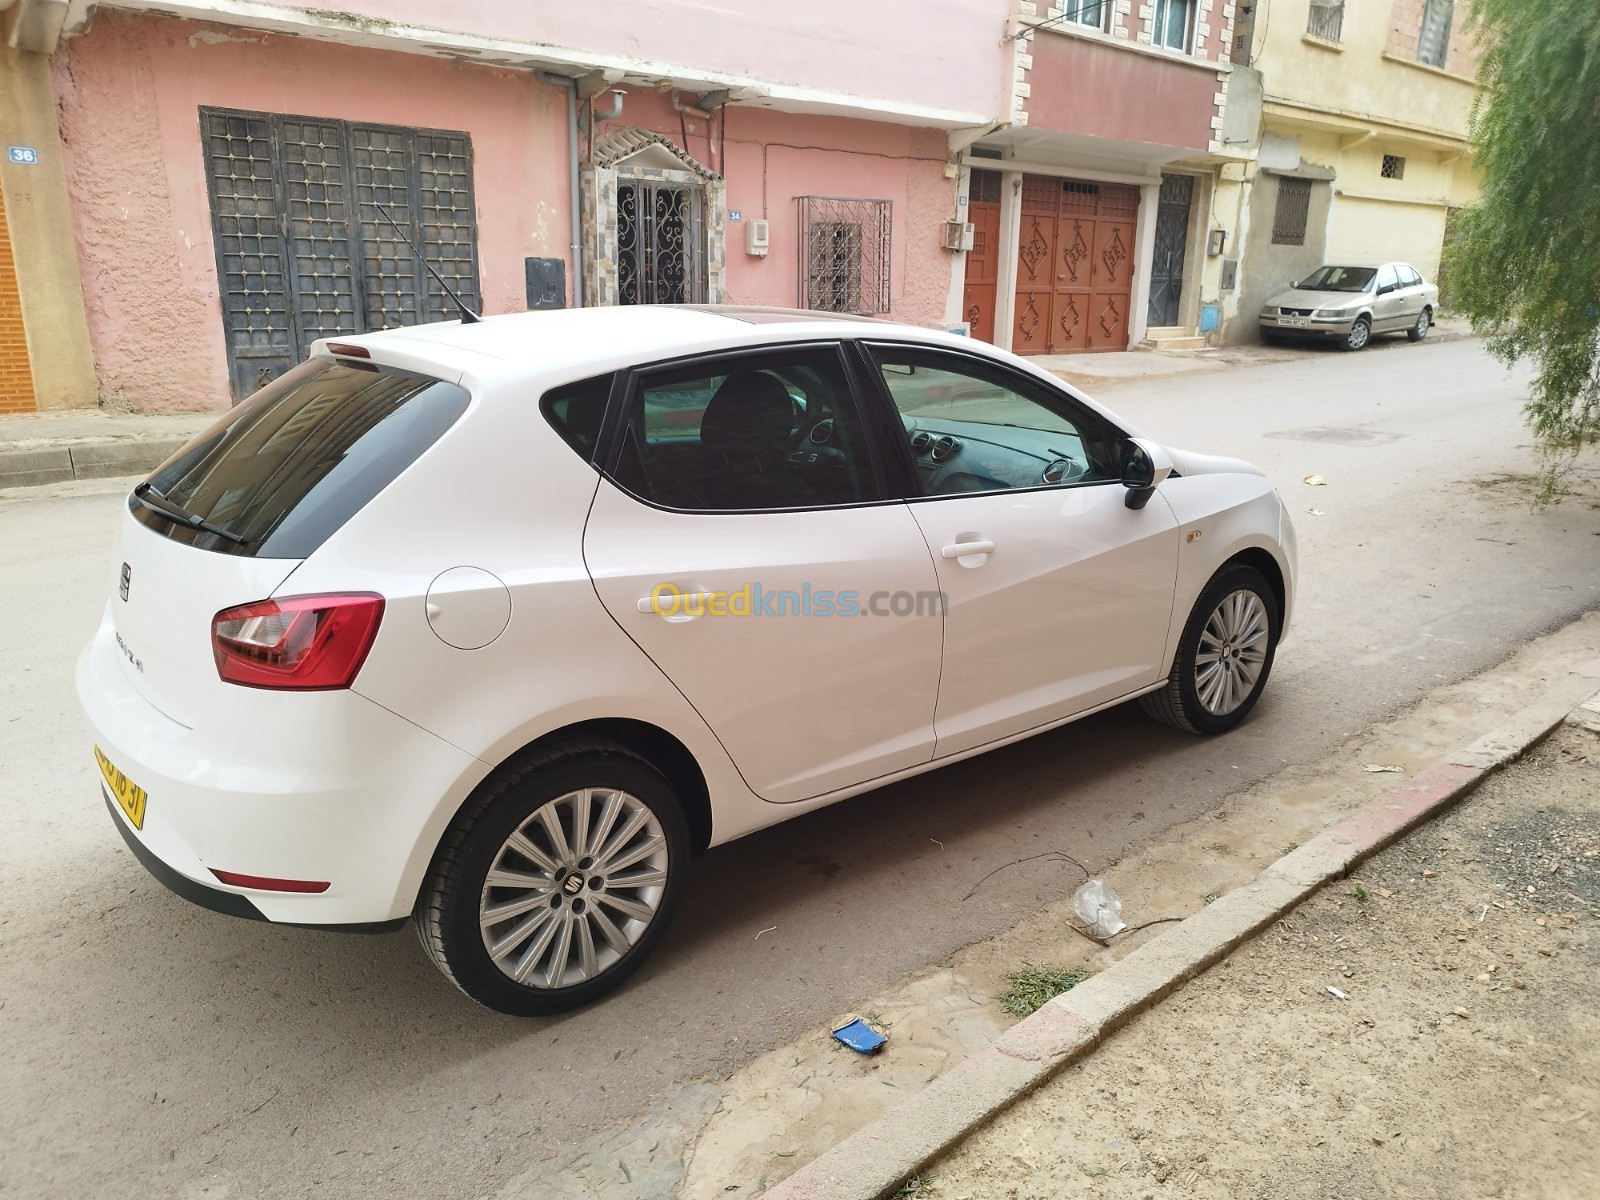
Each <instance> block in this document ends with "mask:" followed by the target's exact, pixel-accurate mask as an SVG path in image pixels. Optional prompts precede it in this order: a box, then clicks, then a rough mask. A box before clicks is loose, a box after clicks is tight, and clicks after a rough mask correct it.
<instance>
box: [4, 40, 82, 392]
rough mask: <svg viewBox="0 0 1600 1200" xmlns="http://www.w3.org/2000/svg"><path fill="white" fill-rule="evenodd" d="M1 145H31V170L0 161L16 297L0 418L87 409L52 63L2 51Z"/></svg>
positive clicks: (39, 57)
mask: <svg viewBox="0 0 1600 1200" xmlns="http://www.w3.org/2000/svg"><path fill="white" fill-rule="evenodd" d="M0 53H3V55H4V61H3V64H0V139H3V141H4V143H5V144H6V145H8V146H12V145H16V146H31V147H33V149H34V150H36V151H37V152H38V156H39V161H38V162H37V163H34V164H32V165H22V164H15V163H12V162H10V161H9V159H7V160H5V161H0V189H3V192H4V201H5V217H6V222H5V223H6V225H7V226H8V232H9V238H8V246H7V248H8V250H9V251H10V253H11V257H12V267H13V272H12V284H13V286H14V288H15V291H14V293H13V295H14V298H13V299H11V300H10V302H9V305H8V307H9V308H10V310H11V311H10V313H9V316H10V318H11V320H10V321H8V323H7V327H6V329H5V330H4V331H3V335H0V336H3V344H4V346H5V351H4V356H5V358H6V362H5V364H4V367H5V373H6V375H7V384H6V386H5V397H4V399H0V411H9V412H27V411H32V410H33V409H34V408H39V409H60V408H88V407H93V406H94V403H95V400H96V386H95V376H94V361H93V359H92V357H91V355H90V349H89V346H90V341H89V330H88V326H87V324H86V323H85V320H84V313H83V291H82V288H81V286H80V283H79V278H78V261H77V253H76V249H75V245H74V239H73V227H72V216H71V212H70V210H69V208H68V204H67V179H66V171H65V168H64V165H63V159H62V146H61V137H60V134H59V132H58V131H57V127H56V109H55V96H54V92H53V90H52V88H51V79H50V63H49V60H48V59H46V58H45V57H44V56H43V55H42V54H26V53H22V52H20V51H17V50H13V49H10V48H9V47H0Z"/></svg>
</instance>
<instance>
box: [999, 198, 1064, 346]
mask: <svg viewBox="0 0 1600 1200" xmlns="http://www.w3.org/2000/svg"><path fill="white" fill-rule="evenodd" d="M1060 197H1061V181H1060V180H1059V179H1049V178H1043V177H1040V176H1037V175H1024V176H1023V178H1022V214H1021V215H1022V229H1021V233H1020V236H1019V237H1018V239H1017V299H1016V303H1015V304H1014V305H1013V306H1012V327H1011V348H1012V349H1013V350H1015V351H1016V352H1017V353H1018V354H1047V353H1049V351H1050V341H1051V328H1052V325H1051V299H1052V296H1053V293H1054V290H1055V274H1056V232H1057V231H1056V224H1057V222H1058V220H1059V218H1060V211H1061V199H1060Z"/></svg>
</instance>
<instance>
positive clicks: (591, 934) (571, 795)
mask: <svg viewBox="0 0 1600 1200" xmlns="http://www.w3.org/2000/svg"><path fill="white" fill-rule="evenodd" d="M591 788H592V789H603V790H605V791H607V792H609V793H612V794H614V795H616V796H617V797H618V799H617V800H616V802H615V803H616V805H617V806H618V809H619V810H620V813H621V814H622V815H621V817H620V818H618V819H619V821H620V823H619V824H614V825H612V826H611V828H610V830H609V832H603V833H602V835H601V836H600V837H599V838H597V839H596V840H597V841H599V842H600V844H599V845H598V846H595V847H592V848H593V849H595V850H605V849H606V848H607V846H608V845H610V844H611V841H612V839H614V838H615V837H616V834H617V832H618V831H620V830H621V829H623V828H625V827H626V824H627V822H628V821H629V820H630V819H638V820H641V821H642V822H643V825H642V828H641V830H640V832H638V833H635V834H633V835H631V836H629V837H627V838H625V839H623V840H622V841H621V842H620V843H618V844H617V849H616V851H615V852H614V853H613V854H611V855H610V856H609V858H610V860H611V861H617V860H618V859H626V858H627V856H628V855H629V854H634V853H638V852H640V851H641V850H648V851H649V853H648V856H647V857H646V858H644V859H642V860H640V861H641V862H642V863H643V865H642V866H640V865H637V864H634V863H628V862H623V863H621V864H620V865H619V866H618V867H617V868H616V878H624V877H625V878H626V879H629V880H631V879H636V878H639V879H642V878H645V877H646V876H647V875H664V880H663V881H661V882H660V883H656V884H653V885H650V886H641V887H631V886H629V885H628V884H627V883H624V884H623V885H622V886H620V887H619V886H616V885H615V882H614V880H613V878H610V877H603V876H602V874H601V873H600V872H591V870H590V868H592V867H595V866H599V865H601V863H600V860H598V859H596V858H594V857H588V858H585V857H580V856H579V855H577V854H575V853H571V851H573V850H574V849H581V848H582V847H581V846H578V845H576V843H577V842H578V839H577V838H576V836H575V827H576V826H577V824H578V823H579V821H578V817H577V815H576V814H577V812H579V811H582V812H584V813H586V814H589V819H588V820H587V821H586V822H585V824H586V825H587V826H588V828H589V830H590V834H591V835H592V834H594V833H595V832H596V831H598V830H602V829H603V827H604V817H605V804H606V800H605V798H596V797H590V798H589V799H587V800H585V799H581V798H580V797H581V796H582V794H583V793H584V790H585V789H591ZM597 799H598V800H599V802H600V805H601V811H600V812H593V811H592V810H593V807H594V802H595V800H597ZM547 808H548V811H549V814H550V815H551V816H552V818H553V819H554V820H555V821H556V825H557V827H558V828H559V829H560V830H561V831H562V838H563V843H562V844H563V845H565V844H566V843H567V842H569V841H570V842H571V843H573V845H569V846H567V850H568V852H569V853H568V857H567V859H563V858H561V856H560V854H559V852H558V851H556V850H554V849H553V847H554V845H555V843H554V842H553V841H552V839H551V835H550V834H549V833H548V832H547V831H546V829H545V828H544V827H543V826H542V825H541V826H540V827H538V828H535V829H531V830H530V829H529V828H528V826H529V824H530V822H532V821H534V820H535V817H536V814H538V813H539V812H540V810H541V809H547ZM645 814H647V815H645ZM541 821H542V818H541ZM652 822H653V826H652ZM516 832H521V833H522V834H523V836H524V837H526V838H528V839H529V840H531V841H532V842H533V843H534V844H535V846H536V848H538V849H540V850H541V851H542V852H544V853H545V854H546V855H547V857H548V859H549V861H550V862H551V863H552V864H556V865H557V866H558V867H559V869H558V870H554V871H552V870H549V869H547V868H546V867H544V866H541V865H540V864H539V863H538V861H537V860H535V859H533V858H530V857H528V856H526V855H523V854H522V853H521V852H520V851H518V850H517V849H516V848H515V847H512V846H509V845H508V843H509V841H510V839H511V836H512V834H513V833H516ZM506 855H509V856H510V857H509V858H507V857H505V856H506ZM568 860H570V861H568ZM497 862H499V863H500V865H501V867H502V869H503V870H506V871H509V872H515V873H516V875H517V877H518V878H525V879H528V880H529V881H530V884H532V882H533V881H534V880H536V879H537V880H540V884H539V885H538V886H528V887H521V886H516V887H503V888H496V889H494V893H495V894H493V895H492V894H491V890H490V889H489V887H488V886H487V879H488V874H489V871H490V869H491V868H492V867H494V866H495V865H496V864H497ZM662 862H664V865H660V864H661V863H662ZM688 865H689V827H688V823H687V822H686V821H685V819H684V816H683V809H682V806H681V805H680V804H679V802H678V799H677V796H676V795H675V794H674V792H673V789H672V785H671V784H669V783H668V782H667V780H666V779H665V778H664V777H663V776H662V774H661V773H660V772H659V771H657V770H656V769H655V767H653V766H651V765H650V763H648V762H646V761H645V760H644V759H642V758H640V757H639V756H638V755H636V754H633V753H632V752H631V751H628V750H626V749H624V748H622V747H621V746H617V745H614V744H612V743H609V742H604V741H585V742H574V743H570V744H568V745H564V746H560V747H557V748H554V749H547V750H544V751H541V752H538V753H536V754H531V755H529V756H527V757H525V758H523V759H521V760H517V761H514V762H513V763H511V764H508V765H507V766H506V767H504V768H502V769H501V770H500V771H499V772H497V773H496V774H495V775H493V776H492V777H491V778H490V779H489V780H488V781H487V782H485V783H484V784H483V785H482V786H481V787H479V789H478V790H477V792H475V793H474V794H473V797H472V799H470V800H469V801H468V802H467V804H466V806H465V807H464V808H463V810H462V812H461V814H460V815H459V816H457V818H456V820H455V821H454V822H453V823H452V824H451V826H450V829H449V831H448V832H447V833H446V834H445V837H444V840H443V842H442V843H441V845H440V847H439V850H438V852H437V853H436V854H435V855H434V861H433V866H432V869H431V870H430V872H429V876H428V880H427V882H426V884H424V886H423V889H422V895H421V896H420V897H419V898H418V901H417V908H416V913H415V922H416V926H417V933H418V935H419V936H420V937H421V939H422V945H423V947H424V948H425V949H426V950H427V952H428V955H429V957H430V958H432V959H433V961H434V964H435V965H436V966H437V967H438V968H439V969H440V970H441V971H443V972H444V974H445V976H446V977H447V978H449V979H450V981H451V982H452V983H454V984H455V985H456V986H457V987H458V988H460V989H461V990H462V991H463V992H465V993H466V994H467V995H468V996H471V997H472V998H473V999H474V1000H476V1001H477V1002H478V1003H479V1004H482V1005H485V1006H486V1007H488V1008H492V1009H495V1010H497V1011H499V1012H503V1013H510V1014H511V1015H513V1016H524V1017H531V1016H546V1015H549V1014H552V1013H559V1012H565V1011H567V1010H568V1009H573V1008H578V1007H580V1006H581V1005H584V1004H588V1003H589V1002H590V1001H592V1000H595V999H597V998H599V997H600V996H602V995H604V994H605V993H606V992H609V991H610V990H611V989H613V988H615V987H616V986H617V985H619V984H620V983H622V981H623V980H625V979H626V978H627V977H628V976H629V975H631V974H632V973H633V972H634V971H635V970H637V969H638V967H639V965H640V964H641V963H642V962H643V961H644V959H645V958H646V957H647V956H648V955H649V953H650V951H651V950H652V949H653V948H654V947H655V945H656V943H657V942H659V941H660V940H661V938H662V936H663V935H664V934H665V933H666V929H667V926H668V925H669V924H670V923H671V920H672V914H673V911H674V910H675V909H676V908H677V905H678V900H679V898H680V897H681V895H682V892H683V881H684V876H685V874H686V873H687V869H688ZM574 878H576V879H578V881H579V882H577V883H576V884H571V882H570V881H571V880H572V879H574ZM545 880H548V882H549V887H548V888H546V887H544V886H543V881H545ZM489 903H500V904H504V905H508V906H510V907H512V908H517V906H518V905H523V904H526V906H525V907H522V908H520V909H518V911H516V912H515V913H514V915H511V916H508V917H507V918H506V919H505V920H504V921H503V922H501V923H500V924H499V925H496V926H492V927H491V929H492V931H493V933H494V934H498V935H499V936H501V937H502V938H505V939H507V941H506V942H505V943H504V944H505V945H506V947H507V949H506V950H505V951H504V957H505V958H506V959H507V960H508V962H507V969H502V968H501V966H499V965H497V963H496V961H495V958H494V957H492V956H491V954H490V950H489V947H488V945H486V943H485V938H486V937H487V936H490V934H488V933H485V932H484V931H483V930H482V929H481V928H480V924H479V918H480V911H481V909H482V907H483V905H485V904H489ZM623 904H630V905H632V906H633V907H634V909H636V910H642V909H648V910H650V915H649V917H648V919H644V920H642V921H641V920H640V919H639V918H636V917H629V916H626V915H625V914H624V913H623V911H622V909H621V907H619V906H620V905H623ZM614 906H615V907H614ZM546 908H549V909H550V910H551V912H552V913H553V914H554V915H552V916H549V917H547V918H546V919H545V920H544V922H543V923H542V924H535V921H534V919H535V916H536V915H537V916H543V915H544V910H545V909H546ZM613 917H615V918H616V919H615V920H613V919H612V918H613ZM563 923H564V925H565V928H566V930H567V932H566V933H563V932H562V925H563ZM525 926H532V928H531V929H530V931H529V932H527V933H526V934H525V935H524V936H523V937H522V938H521V939H520V940H519V939H517V938H516V936H515V935H516V931H517V930H518V929H519V928H523V927H525ZM552 926H553V927H554V929H555V932H554V933H552V934H549V935H546V934H545V933H544V930H545V928H546V927H552ZM580 926H581V927H582V929H581V930H580V929H579V927H580ZM606 927H609V929H608V928H606ZM612 933H615V934H616V935H617V936H618V938H620V939H621V940H622V941H623V942H625V943H627V944H626V947H625V948H624V949H619V948H618V947H617V945H616V944H615V943H614V942H612V941H611V940H610V939H611V934H612ZM547 936H548V938H549V939H550V940H549V942H548V944H547V945H546V946H545V948H544V949H543V950H538V949H536V946H535V944H536V943H537V942H539V941H540V939H541V938H542V937H547ZM563 938H568V939H570V941H568V942H563ZM585 942H587V943H588V946H589V948H590V953H591V954H592V955H593V959H592V966H593V969H592V970H591V971H589V972H588V973H585V965H584V964H583V963H582V962H581V961H578V962H574V961H573V959H572V958H571V955H578V954H581V952H582V947H583V945H584V943H585ZM564 945H569V946H570V947H571V949H570V951H569V953H567V954H563V953H561V951H562V948H563V946H564ZM519 956H521V957H522V958H524V959H526V958H530V957H531V958H532V962H531V963H529V978H530V980H531V982H519V981H518V980H517V979H515V978H513V976H512V974H511V973H510V970H511V969H513V968H514V967H515V966H516V965H517V964H516V962H515V961H510V960H515V959H517V958H518V957H519ZM558 956H559V957H558ZM558 961H559V963H560V967H559V970H560V974H559V975H558V974H557V971H558V967H557V965H556V964H557V962H558ZM541 967H543V968H544V970H543V972H542V974H543V976H544V977H543V978H540V975H541V971H540V968H541ZM574 972H576V976H575V977H573V978H572V979H571V981H570V982H569V981H568V977H569V976H570V975H573V973H574Z"/></svg>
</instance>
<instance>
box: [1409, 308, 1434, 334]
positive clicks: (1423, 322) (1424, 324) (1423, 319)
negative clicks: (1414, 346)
mask: <svg viewBox="0 0 1600 1200" xmlns="http://www.w3.org/2000/svg"><path fill="white" fill-rule="evenodd" d="M1432 324H1433V314H1432V313H1430V312H1429V311H1428V310H1427V309H1423V310H1422V311H1421V312H1419V313H1418V314H1417V323H1416V324H1415V325H1413V326H1412V327H1411V328H1410V329H1408V330H1406V341H1408V342H1420V341H1421V340H1422V339H1423V338H1425V337H1427V336H1428V327H1429V326H1430V325H1432Z"/></svg>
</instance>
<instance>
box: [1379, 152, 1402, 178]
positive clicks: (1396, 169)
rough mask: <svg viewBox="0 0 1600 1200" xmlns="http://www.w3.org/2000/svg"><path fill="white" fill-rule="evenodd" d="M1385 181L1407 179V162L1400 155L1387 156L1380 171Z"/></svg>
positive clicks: (1384, 157)
mask: <svg viewBox="0 0 1600 1200" xmlns="http://www.w3.org/2000/svg"><path fill="white" fill-rule="evenodd" d="M1379 174H1381V175H1382V176H1383V177H1384V178H1385V179H1404V178H1405V177H1406V160H1405V159H1404V158H1402V157H1401V156H1400V155H1398V154H1385V155H1384V156H1383V167H1382V169H1381V170H1380V171H1379Z"/></svg>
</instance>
